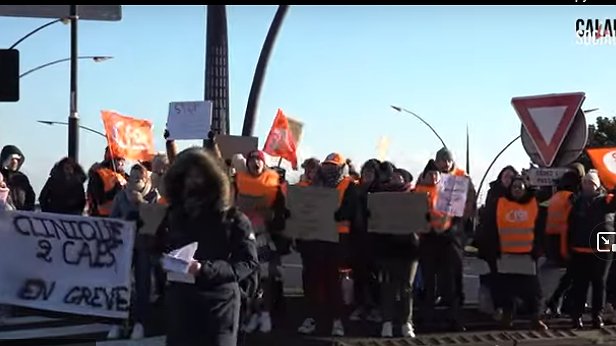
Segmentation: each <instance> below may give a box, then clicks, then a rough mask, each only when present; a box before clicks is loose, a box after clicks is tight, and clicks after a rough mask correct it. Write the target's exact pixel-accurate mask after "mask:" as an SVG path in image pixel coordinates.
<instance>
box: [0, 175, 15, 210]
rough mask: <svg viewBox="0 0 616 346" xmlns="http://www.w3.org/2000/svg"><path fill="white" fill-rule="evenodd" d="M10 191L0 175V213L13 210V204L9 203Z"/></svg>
mask: <svg viewBox="0 0 616 346" xmlns="http://www.w3.org/2000/svg"><path fill="white" fill-rule="evenodd" d="M10 192H11V190H10V189H9V187H8V186H7V185H6V182H5V181H4V175H2V173H0V211H11V210H15V206H13V202H12V201H11V194H10Z"/></svg>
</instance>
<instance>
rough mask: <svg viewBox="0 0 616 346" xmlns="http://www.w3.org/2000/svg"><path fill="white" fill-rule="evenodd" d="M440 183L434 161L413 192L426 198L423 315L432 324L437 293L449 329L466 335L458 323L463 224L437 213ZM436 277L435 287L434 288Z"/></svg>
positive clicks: (422, 264)
mask: <svg viewBox="0 0 616 346" xmlns="http://www.w3.org/2000/svg"><path fill="white" fill-rule="evenodd" d="M440 180H441V173H440V171H439V167H438V166H437V164H436V162H435V161H434V160H430V161H429V162H428V164H427V165H426V167H425V169H424V171H423V173H422V174H421V176H420V180H419V181H418V184H417V186H416V188H415V191H416V192H423V193H427V194H428V206H429V210H430V211H429V214H428V220H429V226H430V231H429V232H428V233H424V234H422V235H421V237H420V249H419V251H420V263H421V275H422V280H423V284H424V291H425V297H424V301H423V308H422V313H423V314H424V316H423V317H424V323H426V324H433V323H434V322H436V319H435V318H434V317H435V316H434V308H435V305H436V290H437V288H438V289H439V293H440V294H441V295H442V296H443V298H444V300H445V301H446V302H447V303H448V304H449V316H448V318H447V324H448V329H451V330H453V331H459V332H461V331H465V330H466V328H465V327H464V325H463V324H462V321H461V320H460V309H461V304H462V302H461V300H462V297H461V295H460V291H461V290H462V289H461V288H460V287H458V286H459V285H460V284H461V282H460V281H461V280H459V278H461V277H462V260H463V246H462V229H461V227H462V224H461V222H456V219H455V218H454V217H452V216H449V215H446V214H445V213H443V212H441V211H439V210H437V202H438V198H439V193H438V184H439V183H440ZM437 277H438V287H437Z"/></svg>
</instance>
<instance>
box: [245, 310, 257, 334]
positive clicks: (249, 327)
mask: <svg viewBox="0 0 616 346" xmlns="http://www.w3.org/2000/svg"><path fill="white" fill-rule="evenodd" d="M258 327H259V315H258V314H252V315H251V316H250V319H249V320H248V322H247V323H246V324H245V325H244V332H245V333H248V334H250V333H252V332H254V331H255V330H257V328H258Z"/></svg>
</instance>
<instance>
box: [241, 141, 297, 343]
mask: <svg viewBox="0 0 616 346" xmlns="http://www.w3.org/2000/svg"><path fill="white" fill-rule="evenodd" d="M246 168H247V169H246V172H241V171H240V172H237V174H236V176H235V185H236V190H237V191H236V193H237V197H236V198H235V201H236V205H237V206H238V207H239V209H240V210H242V212H244V213H246V215H247V216H248V218H249V219H250V221H251V222H252V226H253V228H254V230H255V234H256V237H257V245H258V252H259V261H260V262H261V264H262V266H261V277H262V278H263V280H262V281H261V282H262V284H263V287H262V288H263V299H262V300H261V299H259V300H258V301H257V302H255V306H254V313H252V314H251V316H250V317H249V319H248V322H247V323H246V325H245V326H244V330H245V331H246V332H247V333H251V332H253V331H254V330H256V329H257V328H259V331H261V332H262V333H269V332H270V331H271V330H272V320H271V314H270V313H271V312H272V310H273V308H274V305H275V303H276V301H277V300H279V299H282V297H281V296H282V262H281V258H280V257H281V255H283V254H285V253H287V251H288V250H289V248H288V247H289V246H290V244H285V241H284V239H283V238H282V236H281V234H280V232H281V231H282V230H283V229H284V214H285V210H286V207H285V197H284V194H283V192H282V186H281V184H280V176H279V174H278V173H277V172H276V171H275V170H273V169H270V168H267V166H266V165H265V155H264V153H263V152H262V151H259V150H255V151H252V152H250V153H249V154H248V155H247V156H246Z"/></svg>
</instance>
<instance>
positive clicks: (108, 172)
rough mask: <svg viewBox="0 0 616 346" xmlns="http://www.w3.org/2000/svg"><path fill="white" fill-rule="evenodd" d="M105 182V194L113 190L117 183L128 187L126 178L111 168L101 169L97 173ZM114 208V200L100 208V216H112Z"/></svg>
mask: <svg viewBox="0 0 616 346" xmlns="http://www.w3.org/2000/svg"><path fill="white" fill-rule="evenodd" d="M96 173H98V175H99V176H100V177H101V180H102V181H103V190H104V192H105V193H107V192H109V191H111V190H113V188H114V187H115V186H116V184H117V183H120V185H122V186H124V185H126V178H124V176H123V175H122V174H121V173H118V172H115V171H113V170H112V169H109V168H101V169H99V170H97V171H96ZM112 206H113V199H111V200H109V201H107V202H105V203H103V204H101V205H99V206H98V215H100V216H109V215H111V207H112Z"/></svg>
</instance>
